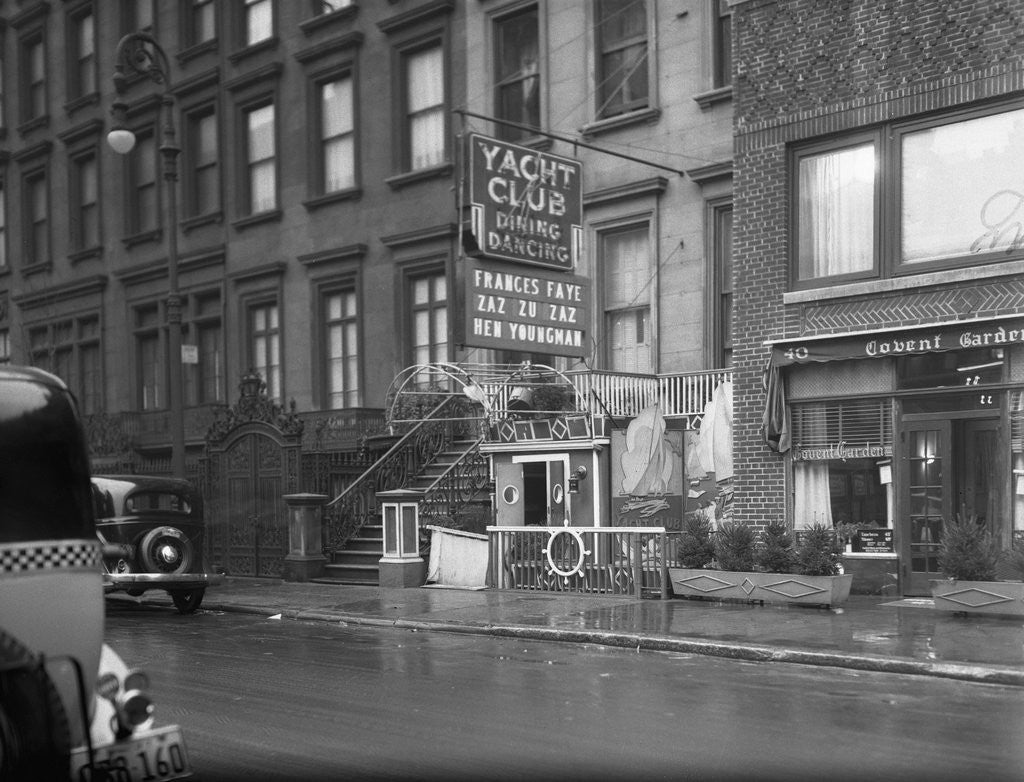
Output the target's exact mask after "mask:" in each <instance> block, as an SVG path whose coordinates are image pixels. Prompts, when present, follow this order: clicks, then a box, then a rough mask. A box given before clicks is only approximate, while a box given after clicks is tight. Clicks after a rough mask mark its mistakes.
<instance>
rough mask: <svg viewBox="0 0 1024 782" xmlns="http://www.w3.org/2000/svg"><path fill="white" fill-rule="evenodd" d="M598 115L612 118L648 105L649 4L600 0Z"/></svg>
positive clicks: (641, 0) (597, 6)
mask: <svg viewBox="0 0 1024 782" xmlns="http://www.w3.org/2000/svg"><path fill="white" fill-rule="evenodd" d="M595 13H596V23H597V30H596V38H597V42H596V50H597V90H596V93H597V100H598V105H597V116H598V117H599V118H603V117H613V116H615V115H618V114H624V113H626V112H628V111H635V110H636V109H642V108H646V107H647V105H648V76H647V72H648V56H647V4H646V2H644V0H598V2H597V4H596V6H595Z"/></svg>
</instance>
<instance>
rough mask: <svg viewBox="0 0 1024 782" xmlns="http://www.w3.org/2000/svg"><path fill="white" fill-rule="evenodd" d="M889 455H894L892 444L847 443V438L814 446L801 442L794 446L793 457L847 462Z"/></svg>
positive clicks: (799, 459) (798, 459)
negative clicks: (801, 443) (809, 446)
mask: <svg viewBox="0 0 1024 782" xmlns="http://www.w3.org/2000/svg"><path fill="white" fill-rule="evenodd" d="M887 456H892V446H888V445H871V444H870V443H866V444H860V445H857V444H853V443H847V442H846V441H845V440H844V441H843V442H839V443H834V444H830V445H824V446H820V447H813V448H805V447H804V446H802V445H800V444H799V443H798V444H797V445H795V446H793V458H794V459H795V460H797V461H805V462H812V461H815V462H817V461H831V460H833V459H839V460H841V461H844V462H845V461H846V460H847V459H882V458H885V457H887Z"/></svg>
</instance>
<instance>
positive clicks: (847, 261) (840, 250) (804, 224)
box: [799, 144, 875, 280]
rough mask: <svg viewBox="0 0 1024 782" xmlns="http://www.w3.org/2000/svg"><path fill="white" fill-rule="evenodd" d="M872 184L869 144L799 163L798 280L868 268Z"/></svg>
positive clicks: (872, 156) (870, 263) (871, 252)
mask: <svg viewBox="0 0 1024 782" xmlns="http://www.w3.org/2000/svg"><path fill="white" fill-rule="evenodd" d="M874 180H875V149H874V145H873V144H864V145H862V146H859V147H851V148H850V149H843V150H838V151H835V152H827V153H825V154H823V155H814V156H810V157H805V158H803V159H801V161H800V170H799V188H800V196H799V220H800V238H799V255H800V278H801V279H804V280H807V279H813V278H816V277H831V276H834V275H839V274H852V273H854V272H860V271H870V270H871V269H872V268H873V266H874V211H875V210H874V203H875V198H874V193H875V186H874Z"/></svg>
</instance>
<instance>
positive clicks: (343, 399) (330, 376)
mask: <svg viewBox="0 0 1024 782" xmlns="http://www.w3.org/2000/svg"><path fill="white" fill-rule="evenodd" d="M324 314H325V324H324V325H325V327H326V340H325V341H326V343H327V344H326V348H327V349H326V351H325V353H326V356H327V400H328V404H329V406H330V407H331V408H333V409H339V408H345V407H358V406H359V405H360V401H361V400H360V389H359V323H358V317H359V313H358V306H357V303H356V292H355V291H354V290H345V291H337V292H332V293H328V294H327V295H326V296H325V297H324Z"/></svg>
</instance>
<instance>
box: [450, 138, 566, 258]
mask: <svg viewBox="0 0 1024 782" xmlns="http://www.w3.org/2000/svg"><path fill="white" fill-rule="evenodd" d="M469 163H470V176H469V188H470V196H469V198H470V202H471V203H470V207H471V230H472V232H473V237H474V238H475V239H476V243H477V246H478V247H479V249H480V253H481V254H482V255H484V256H486V257H488V258H500V259H502V260H506V261H515V262H517V263H527V264H531V265H535V266H545V267H548V268H551V269H560V270H562V271H572V270H573V269H575V268H576V266H577V265H578V263H579V260H580V253H581V250H582V236H583V187H582V178H583V176H582V175H583V167H582V164H581V163H580V162H579V161H578V160H573V159H571V158H564V157H559V156H557V155H551V154H548V153H546V152H539V151H537V150H535V149H530V148H529V147H521V146H518V145H517V144H509V143H508V142H505V141H499V140H497V139H493V138H488V137H487V136H481V135H479V134H476V133H471V134H470V135H469Z"/></svg>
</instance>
